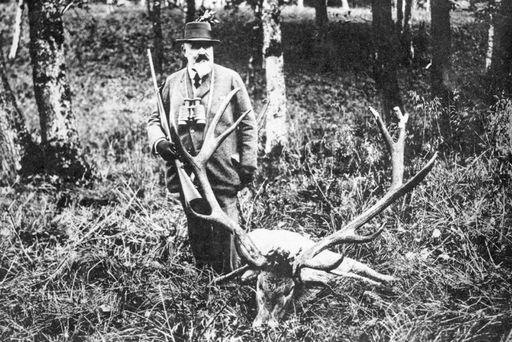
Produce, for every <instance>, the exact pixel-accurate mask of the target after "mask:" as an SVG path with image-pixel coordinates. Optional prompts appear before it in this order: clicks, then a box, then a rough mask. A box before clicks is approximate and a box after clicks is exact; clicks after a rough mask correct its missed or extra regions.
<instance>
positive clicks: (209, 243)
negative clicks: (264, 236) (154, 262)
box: [186, 194, 240, 273]
mask: <svg viewBox="0 0 512 342" xmlns="http://www.w3.org/2000/svg"><path fill="white" fill-rule="evenodd" d="M216 198H217V201H218V202H219V204H220V207H221V208H222V210H224V212H225V213H226V214H227V215H228V216H229V217H230V218H231V219H233V220H235V222H239V220H240V216H239V211H238V206H237V201H238V199H237V197H236V195H235V196H233V195H230V196H228V195H223V194H217V195H216ZM186 216H187V224H188V238H189V242H190V247H191V249H192V254H193V255H194V259H195V261H196V265H197V267H205V266H210V267H212V268H213V269H214V270H215V271H216V272H218V273H229V272H231V271H232V270H234V269H235V268H236V267H238V265H239V263H240V260H239V256H238V253H237V251H236V247H235V242H234V236H233V234H232V233H231V232H229V231H227V230H226V229H225V228H222V227H221V226H219V225H217V224H212V223H210V222H208V221H205V220H203V219H200V218H197V217H194V216H192V215H190V214H187V215H186Z"/></svg>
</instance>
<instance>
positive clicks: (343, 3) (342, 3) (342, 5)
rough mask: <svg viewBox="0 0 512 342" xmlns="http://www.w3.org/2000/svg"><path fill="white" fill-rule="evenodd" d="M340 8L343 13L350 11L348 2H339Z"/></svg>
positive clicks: (346, 0) (345, 0) (343, 0)
mask: <svg viewBox="0 0 512 342" xmlns="http://www.w3.org/2000/svg"><path fill="white" fill-rule="evenodd" d="M341 8H342V9H343V10H344V11H349V10H350V5H349V4H348V0H341Z"/></svg>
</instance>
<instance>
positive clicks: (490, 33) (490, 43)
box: [485, 0, 501, 72]
mask: <svg viewBox="0 0 512 342" xmlns="http://www.w3.org/2000/svg"><path fill="white" fill-rule="evenodd" d="M500 3H501V0H497V1H492V0H490V1H489V7H488V11H489V17H488V19H489V28H488V30H487V49H486V51H485V71H486V72H490V71H491V66H492V53H493V51H494V24H495V23H494V22H495V20H496V19H495V18H496V11H495V8H496V5H499V4H500Z"/></svg>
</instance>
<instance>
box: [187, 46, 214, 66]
mask: <svg viewBox="0 0 512 342" xmlns="http://www.w3.org/2000/svg"><path fill="white" fill-rule="evenodd" d="M183 55H184V56H185V57H186V58H187V63H188V65H189V66H190V67H192V68H195V67H200V68H201V64H202V63H205V65H204V66H206V65H208V66H209V67H210V68H211V67H212V65H213V45H212V43H211V42H187V43H184V44H183ZM204 66H203V67H204Z"/></svg>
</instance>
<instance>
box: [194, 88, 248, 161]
mask: <svg viewBox="0 0 512 342" xmlns="http://www.w3.org/2000/svg"><path fill="white" fill-rule="evenodd" d="M239 90H240V88H235V89H233V90H231V91H230V92H229V94H228V95H226V97H225V98H224V100H223V101H222V103H221V105H220V106H219V109H218V110H217V113H215V116H214V117H213V119H212V121H210V123H209V125H208V129H207V131H206V134H205V136H204V142H203V147H202V148H201V151H199V153H198V155H197V161H198V162H199V163H201V164H203V165H206V163H207V162H208V159H210V157H211V156H212V154H213V152H215V150H216V149H217V148H218V147H219V145H220V143H221V142H222V141H224V139H225V138H224V139H222V140H220V141H219V139H217V138H215V129H216V128H217V124H218V123H219V120H220V118H221V117H222V115H223V114H224V112H225V111H226V108H227V107H228V105H229V103H230V102H231V99H232V98H233V96H235V94H236V93H238V91H239ZM245 115H247V114H244V115H242V116H241V118H242V119H243V117H245ZM240 121H242V120H241V119H240V118H239V120H237V122H235V124H233V125H232V126H231V127H230V128H229V129H228V130H227V131H229V133H231V132H232V131H233V130H234V129H235V128H236V126H237V125H238V124H239V123H240ZM227 131H226V132H227ZM224 133H225V132H224ZM229 133H228V134H229ZM228 134H226V136H227V135H228ZM221 136H222V135H221Z"/></svg>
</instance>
